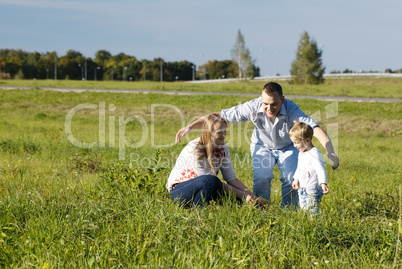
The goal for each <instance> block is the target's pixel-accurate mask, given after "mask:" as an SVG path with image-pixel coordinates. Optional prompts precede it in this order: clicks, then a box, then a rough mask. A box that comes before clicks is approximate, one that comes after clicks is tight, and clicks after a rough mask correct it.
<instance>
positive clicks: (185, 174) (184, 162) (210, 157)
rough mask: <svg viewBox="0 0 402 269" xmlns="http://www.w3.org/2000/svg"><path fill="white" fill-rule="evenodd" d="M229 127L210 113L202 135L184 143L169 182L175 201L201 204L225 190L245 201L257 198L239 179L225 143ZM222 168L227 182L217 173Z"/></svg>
mask: <svg viewBox="0 0 402 269" xmlns="http://www.w3.org/2000/svg"><path fill="white" fill-rule="evenodd" d="M226 127H227V122H226V121H225V120H224V119H223V118H221V116H219V115H218V114H212V115H209V116H208V118H207V119H206V120H205V121H204V124H203V127H202V135H201V137H199V138H197V139H194V140H192V141H190V142H189V143H188V144H187V145H186V147H184V149H183V150H182V152H181V153H180V155H179V157H178V158H177V161H176V164H175V166H174V167H173V169H172V172H171V173H170V176H169V179H168V182H167V184H166V188H167V189H168V190H169V192H170V197H171V199H172V200H173V201H174V202H175V203H178V204H184V205H191V204H193V205H194V206H200V205H204V204H208V202H209V201H211V200H216V199H217V198H218V197H219V195H220V194H221V193H223V192H228V193H234V194H235V195H236V197H237V198H240V199H245V200H246V202H250V201H251V200H253V199H256V198H257V197H255V196H254V194H253V193H252V192H251V191H250V190H249V189H247V187H246V186H245V185H244V184H243V183H242V182H241V181H240V180H239V179H237V176H236V173H235V172H234V169H233V165H232V162H231V160H230V154H229V150H228V146H227V144H226V143H225V137H226ZM219 171H221V173H222V176H223V179H224V180H225V181H226V182H227V183H222V182H221V181H220V179H219V178H218V177H217V174H218V172H219ZM257 201H258V202H259V203H260V204H264V203H263V201H261V200H257Z"/></svg>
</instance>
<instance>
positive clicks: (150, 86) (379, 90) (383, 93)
mask: <svg viewBox="0 0 402 269" xmlns="http://www.w3.org/2000/svg"><path fill="white" fill-rule="evenodd" d="M279 83H280V84H281V85H282V86H283V88H284V92H285V94H287V95H317V96H342V97H376V98H399V99H401V98H402V78H342V79H341V78H337V79H326V80H325V84H322V85H293V84H290V83H289V82H288V81H279ZM264 84H265V82H263V81H243V82H225V83H215V84H209V83H202V84H194V83H184V82H176V83H171V82H150V81H146V82H122V81H84V82H82V81H71V80H0V86H25V87H32V88H41V87H56V88H57V87H60V88H90V89H96V88H98V89H135V90H143V89H147V90H160V91H164V90H170V91H197V92H224V93H230V92H232V93H250V94H254V93H255V94H256V95H258V94H259V93H260V92H261V89H262V86H263V85H264Z"/></svg>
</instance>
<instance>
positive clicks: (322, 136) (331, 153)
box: [314, 126, 339, 170]
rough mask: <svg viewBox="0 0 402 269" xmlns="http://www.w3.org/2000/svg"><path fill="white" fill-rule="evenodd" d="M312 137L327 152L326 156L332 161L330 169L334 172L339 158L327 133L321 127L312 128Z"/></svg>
mask: <svg viewBox="0 0 402 269" xmlns="http://www.w3.org/2000/svg"><path fill="white" fill-rule="evenodd" d="M314 136H315V137H317V139H318V141H320V143H321V145H322V146H323V147H324V148H325V149H326V150H327V156H328V158H330V159H331V160H332V161H333V164H332V169H333V170H335V169H336V168H337V167H338V166H339V158H338V156H336V154H335V150H334V146H333V145H332V142H331V139H330V138H329V136H328V135H327V133H326V132H325V131H324V130H323V129H322V128H321V127H318V126H317V127H315V128H314Z"/></svg>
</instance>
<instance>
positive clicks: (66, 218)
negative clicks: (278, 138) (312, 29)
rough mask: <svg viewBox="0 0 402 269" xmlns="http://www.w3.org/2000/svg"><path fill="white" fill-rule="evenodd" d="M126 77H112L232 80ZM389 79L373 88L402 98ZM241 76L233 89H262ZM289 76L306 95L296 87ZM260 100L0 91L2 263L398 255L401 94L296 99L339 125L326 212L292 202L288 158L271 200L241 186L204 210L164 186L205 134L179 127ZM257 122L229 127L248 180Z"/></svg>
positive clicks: (295, 262) (339, 260)
mask: <svg viewBox="0 0 402 269" xmlns="http://www.w3.org/2000/svg"><path fill="white" fill-rule="evenodd" d="M9 83H11V82H9V81H0V85H11V84H9ZM32 83H36V82H34V81H32ZM41 83H42V82H41ZM48 83H53V82H51V81H49V82H48ZM58 83H59V82H58ZM60 83H66V84H65V85H64V86H63V87H67V84H68V83H71V84H69V85H71V87H84V86H80V84H79V83H77V82H74V83H72V82H68V81H64V82H60ZM88 83H89V82H84V84H85V85H88ZM115 83H116V84H113V85H112V84H110V87H111V88H124V87H130V88H136V87H139V88H148V89H155V87H157V85H160V86H161V87H164V88H160V89H161V90H163V89H170V88H180V89H181V90H198V91H204V90H208V91H217V92H220V91H225V90H224V89H226V91H231V90H233V88H232V86H231V85H226V86H225V85H221V84H218V85H215V84H213V85H212V84H209V85H193V84H184V83H171V84H169V83H166V84H165V83H163V84H157V83H155V84H152V83H146V84H138V85H137V84H136V83H121V84H118V83H117V82H115ZM327 83H328V85H323V86H319V87H320V89H322V92H327V93H331V92H333V93H334V95H339V94H335V93H336V92H335V91H334V89H335V88H338V89H339V88H340V87H344V88H345V89H352V90H351V92H348V93H346V92H343V94H345V95H346V96H365V95H361V94H362V91H361V90H360V88H361V87H360V84H359V81H358V80H357V81H353V80H350V81H349V83H351V85H349V84H348V83H347V82H346V81H338V82H335V81H334V82H331V83H332V84H331V83H329V82H327ZM361 83H362V84H363V85H365V83H367V84H368V83H371V82H368V81H364V80H363V81H362V82H361ZM382 84H384V85H386V86H385V87H384V88H382V87H380V85H375V86H373V87H372V88H371V89H373V93H372V95H370V96H377V95H379V93H381V92H382V93H386V94H385V96H384V95H383V96H379V97H395V98H401V90H400V87H401V86H400V85H401V84H400V83H399V84H397V83H394V82H393V80H390V81H384V82H382ZM73 85H74V86H73ZM99 85H100V86H99ZM105 85H107V84H106V83H104V84H96V87H101V88H107V87H108V86H105ZM127 85H129V86H127ZM235 85H237V86H238V88H236V87H235V91H243V88H242V87H243V86H244V85H246V86H244V87H245V88H244V89H245V91H251V90H252V89H254V88H255V89H257V90H256V91H259V88H261V85H259V84H254V82H253V83H238V84H235ZM334 85H336V86H334ZM18 86H23V85H22V84H19V85H18ZM24 86H26V84H25V85H24ZM28 86H32V87H39V86H35V85H28ZM47 86H49V87H61V86H62V85H61V84H60V85H50V84H49V85H47ZM40 87H44V85H41V86H40ZM197 87H199V88H197ZM225 87H227V88H225ZM284 88H285V89H286V90H287V93H288V94H295V92H293V91H296V86H294V85H286V86H284ZM305 89H307V87H306V88H305ZM311 89H312V88H311ZM320 91H321V90H320ZM353 91H356V95H355V94H354V92H353ZM303 94H308V93H304V92H303ZM248 100H249V98H243V97H230V96H225V97H218V96H196V97H194V96H172V95H160V94H128V93H90V92H82V93H72V92H66V93H61V92H52V91H46V90H41V89H32V90H0V268H1V267H4V268H32V267H34V268H39V267H41V268H56V267H60V268H127V267H128V268H130V267H135V268H315V267H317V268H400V267H401V266H402V261H401V258H402V254H401V253H402V247H401V220H400V218H401V196H402V181H401V157H402V156H401V150H402V144H401V142H400V141H401V137H402V117H401V115H402V111H401V105H400V104H399V103H353V102H339V103H335V102H323V101H314V100H306V99H299V100H298V99H294V101H295V102H296V103H297V104H298V105H299V106H300V107H301V108H302V109H303V110H304V111H305V112H306V113H307V114H309V115H313V116H314V118H316V119H318V120H319V123H320V124H321V126H322V127H323V128H324V129H325V130H327V131H328V132H330V133H331V137H332V139H333V141H334V143H335V145H336V147H337V152H338V156H339V157H340V167H339V168H338V169H337V170H335V171H332V169H330V165H329V163H326V168H327V174H328V183H329V188H330V191H331V192H330V194H328V195H327V196H325V197H324V198H323V202H322V206H321V214H320V215H319V217H318V218H316V219H310V218H308V217H307V216H306V215H305V214H303V213H302V212H299V211H293V210H282V209H281V208H280V184H279V180H278V176H279V173H278V172H279V171H278V170H275V173H274V174H275V177H276V179H274V181H273V184H274V185H273V190H272V202H273V204H272V206H271V207H270V208H268V209H267V210H262V209H259V208H255V207H254V206H253V205H249V204H239V203H237V202H236V201H235V200H234V199H233V197H226V198H225V201H224V202H223V203H222V204H214V205H211V206H209V207H206V208H202V209H184V208H180V207H177V206H175V205H173V204H172V203H171V202H170V199H169V195H168V193H167V191H166V190H165V187H164V185H165V183H166V180H167V177H168V175H169V171H170V169H171V168H172V166H173V165H174V161H175V158H176V157H177V156H178V154H179V153H180V151H181V149H182V148H183V147H184V145H185V142H186V141H188V140H190V139H192V138H194V137H196V136H197V132H194V133H191V134H190V136H189V137H186V139H185V141H183V142H182V143H181V144H178V145H175V144H174V136H175V133H176V131H177V130H178V129H179V128H181V127H182V126H184V124H187V123H189V122H190V121H191V120H192V119H194V118H195V117H198V116H200V115H203V114H205V113H208V112H211V111H217V110H220V109H223V108H226V107H230V106H233V105H237V104H239V103H241V102H245V101H248ZM68 115H70V119H71V121H68V120H67V121H66V118H68ZM66 122H67V125H66ZM66 126H67V129H66ZM70 127H71V134H70V133H69V131H66V130H70ZM251 131H252V126H250V125H248V124H245V123H242V124H230V126H229V131H228V137H227V142H228V144H229V146H230V151H231V155H232V159H233V161H234V167H235V171H236V173H237V175H238V177H239V178H240V179H241V180H242V181H243V182H244V183H245V184H246V185H247V186H248V187H250V188H252V168H251V158H250V153H249V139H250V136H251ZM69 139H70V140H69ZM71 141H72V142H71ZM314 142H315V143H314ZM73 143H75V144H76V145H74V144H73ZM77 143H88V144H89V143H96V144H95V145H92V147H91V148H81V147H78V146H77ZM313 143H314V144H315V145H316V146H318V147H319V149H320V150H321V152H324V151H323V149H322V147H321V146H320V145H319V143H318V142H317V141H313ZM398 240H399V241H398Z"/></svg>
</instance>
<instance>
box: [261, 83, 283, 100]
mask: <svg viewBox="0 0 402 269" xmlns="http://www.w3.org/2000/svg"><path fill="white" fill-rule="evenodd" d="M262 91H263V92H265V93H266V94H268V95H269V96H272V94H273V93H274V92H276V93H278V94H279V96H280V97H282V96H283V93H282V87H281V85H279V84H278V83H276V82H268V83H267V84H265V85H264V88H262Z"/></svg>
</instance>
